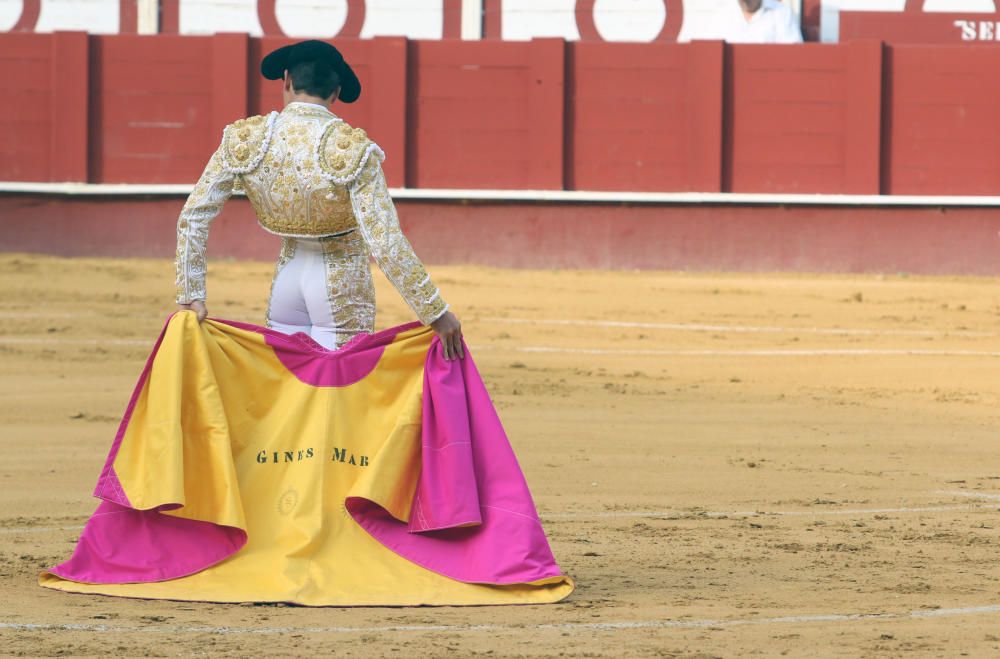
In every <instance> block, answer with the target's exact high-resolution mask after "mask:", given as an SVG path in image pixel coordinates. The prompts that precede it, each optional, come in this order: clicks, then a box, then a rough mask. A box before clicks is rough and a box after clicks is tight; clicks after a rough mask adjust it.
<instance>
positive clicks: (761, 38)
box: [679, 0, 802, 43]
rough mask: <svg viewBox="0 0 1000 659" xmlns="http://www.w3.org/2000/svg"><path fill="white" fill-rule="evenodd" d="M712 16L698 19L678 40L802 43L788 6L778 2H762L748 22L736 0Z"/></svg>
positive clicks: (796, 24)
mask: <svg viewBox="0 0 1000 659" xmlns="http://www.w3.org/2000/svg"><path fill="white" fill-rule="evenodd" d="M712 14H713V15H712V17H711V18H710V19H709V17H708V16H704V17H699V18H701V20H700V21H698V24H696V25H692V26H691V30H690V31H687V30H685V31H684V32H685V34H683V35H682V37H681V39H679V40H680V41H691V40H694V39H718V40H723V41H727V42H729V43H802V30H801V28H800V27H799V20H798V17H797V16H796V15H795V12H794V11H792V9H791V7H789V6H788V5H785V4H782V3H781V2H780V1H779V0H764V2H762V3H761V5H760V9H758V10H757V11H756V12H755V13H754V14H753V16H751V17H750V20H747V19H746V16H745V15H744V14H743V7H741V6H740V3H739V0H728V1H727V2H726V4H725V6H724V7H720V8H719V9H718V10H717V11H715V12H712Z"/></svg>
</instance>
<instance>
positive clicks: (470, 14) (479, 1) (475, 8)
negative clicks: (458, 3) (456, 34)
mask: <svg viewBox="0 0 1000 659" xmlns="http://www.w3.org/2000/svg"><path fill="white" fill-rule="evenodd" d="M482 38H483V0H462V39H464V40H466V41H479V40H480V39H482Z"/></svg>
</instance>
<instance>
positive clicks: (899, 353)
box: [0, 336, 1000, 357]
mask: <svg viewBox="0 0 1000 659" xmlns="http://www.w3.org/2000/svg"><path fill="white" fill-rule="evenodd" d="M152 344H153V341H152V340H150V339H46V338H35V337H18V336H14V337H11V336H0V345H42V346H45V345H52V346H59V345H88V346H105V345H118V346H150V347H151V346H152ZM471 348H472V349H473V350H476V351H482V352H504V351H506V352H523V353H547V354H568V355H595V356H597V355H604V356H615V357H630V356H632V357H1000V351H994V350H911V349H907V348H899V349H878V348H845V349H836V348H833V349H820V350H808V349H802V350H781V349H763V350H628V349H609V348H561V347H558V346H495V345H473V346H471Z"/></svg>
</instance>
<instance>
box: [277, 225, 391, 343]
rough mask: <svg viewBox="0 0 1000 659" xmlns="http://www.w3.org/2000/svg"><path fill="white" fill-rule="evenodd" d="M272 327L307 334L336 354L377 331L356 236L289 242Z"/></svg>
mask: <svg viewBox="0 0 1000 659" xmlns="http://www.w3.org/2000/svg"><path fill="white" fill-rule="evenodd" d="M267 326H268V327H270V328H272V329H275V330H278V331H279V332H284V333H285V334H295V333H297V332H303V333H305V334H307V335H309V336H310V337H311V338H312V339H313V340H314V341H316V342H317V343H319V344H320V345H322V346H323V347H324V348H327V349H328V350H336V349H337V348H339V347H341V346H342V345H344V344H345V343H347V342H348V341H350V340H351V339H352V338H353V337H354V336H356V335H357V334H358V333H360V332H373V331H374V329H375V286H374V284H373V283H372V273H371V265H370V263H369V257H368V249H367V246H366V245H365V243H364V240H363V239H362V238H361V236H360V235H358V232H357V231H354V232H352V233H349V234H347V235H344V236H335V237H332V238H320V239H313V238H308V239H307V238H284V239H283V240H282V245H281V255H280V256H279V258H278V264H277V266H276V267H275V271H274V280H273V282H272V284H271V297H270V300H269V302H268V310H267Z"/></svg>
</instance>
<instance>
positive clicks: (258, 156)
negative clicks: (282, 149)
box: [222, 112, 278, 174]
mask: <svg viewBox="0 0 1000 659" xmlns="http://www.w3.org/2000/svg"><path fill="white" fill-rule="evenodd" d="M277 116H278V113H277V112H272V113H271V114H269V115H267V116H260V115H258V116H255V117H247V118H246V119H240V120H238V121H235V122H233V123H231V124H229V125H228V126H226V130H225V132H224V133H223V136H222V145H223V148H222V155H223V160H224V161H225V166H226V169H228V170H229V171H231V172H235V173H237V174H246V173H248V172H251V171H253V170H254V169H255V168H256V167H257V165H259V164H260V161H261V160H262V159H263V158H264V153H265V152H267V147H268V145H269V144H270V142H271V132H272V130H273V128H274V120H275V119H276V118H277Z"/></svg>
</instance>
